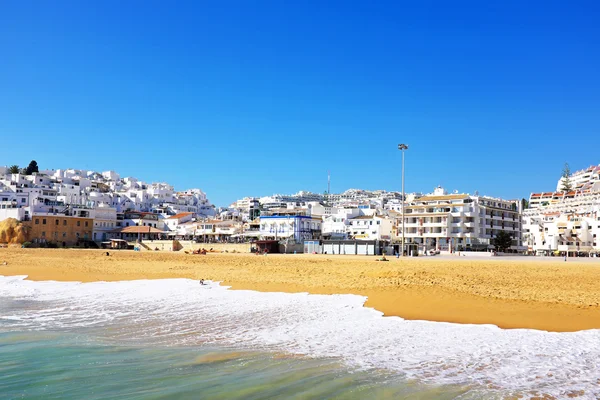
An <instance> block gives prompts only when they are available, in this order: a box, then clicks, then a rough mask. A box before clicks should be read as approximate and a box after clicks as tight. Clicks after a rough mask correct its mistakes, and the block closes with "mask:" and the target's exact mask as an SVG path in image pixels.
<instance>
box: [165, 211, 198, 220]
mask: <svg viewBox="0 0 600 400" xmlns="http://www.w3.org/2000/svg"><path fill="white" fill-rule="evenodd" d="M190 214H193V212H182V213H179V214H175V215H172V216H170V217H169V218H167V219H179V218H183V217H185V216H188V215H190Z"/></svg>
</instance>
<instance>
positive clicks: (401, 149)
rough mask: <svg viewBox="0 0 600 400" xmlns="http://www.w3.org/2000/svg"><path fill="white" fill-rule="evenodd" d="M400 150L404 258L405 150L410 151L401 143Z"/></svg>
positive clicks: (402, 248)
mask: <svg viewBox="0 0 600 400" xmlns="http://www.w3.org/2000/svg"><path fill="white" fill-rule="evenodd" d="M398 150H400V151H402V247H401V250H400V253H401V254H402V256H403V257H404V150H408V145H406V144H404V143H401V144H399V145H398Z"/></svg>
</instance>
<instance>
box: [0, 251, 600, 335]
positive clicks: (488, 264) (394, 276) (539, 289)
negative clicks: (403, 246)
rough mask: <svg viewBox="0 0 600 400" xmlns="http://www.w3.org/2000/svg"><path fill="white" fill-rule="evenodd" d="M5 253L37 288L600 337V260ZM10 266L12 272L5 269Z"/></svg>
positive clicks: (0, 254) (3, 258)
mask: <svg viewBox="0 0 600 400" xmlns="http://www.w3.org/2000/svg"><path fill="white" fill-rule="evenodd" d="M377 258H378V257H372V256H371V257H367V256H331V255H330V256H327V255H276V254H270V255H268V256H266V257H265V256H255V255H252V254H230V253H210V254H208V255H206V256H201V255H188V254H185V253H182V252H177V253H169V252H154V253H152V252H141V253H140V252H133V251H120V252H119V251H116V252H111V255H110V256H109V257H107V256H106V255H105V252H103V251H99V250H61V249H17V248H8V249H6V248H4V249H0V275H5V276H9V275H28V276H29V279H32V280H57V281H82V282H90V281H118V280H133V279H160V278H191V279H200V278H203V279H209V280H213V281H222V282H223V284H225V285H230V286H232V288H233V289H249V290H258V291H284V292H309V293H315V294H347V293H351V294H358V295H363V296H367V297H368V301H367V303H366V306H367V307H373V308H375V309H377V310H379V311H382V312H383V313H384V314H385V315H387V316H400V317H402V318H405V319H419V320H430V321H445V322H458V323H473V324H494V325H498V326H500V327H502V328H532V329H541V330H549V331H576V330H582V329H592V328H600V260H598V259H579V260H578V259H570V260H569V261H568V262H564V261H563V260H562V259H561V258H557V259H553V258H552V259H539V258H518V259H513V258H510V257H506V258H500V257H498V258H493V259H470V258H468V257H461V258H453V259H448V258H446V259H445V258H441V257H427V258H425V257H419V258H404V259H402V258H400V259H396V258H390V261H389V262H377V261H375V260H376V259H377ZM4 263H6V264H5V265H2V264H4Z"/></svg>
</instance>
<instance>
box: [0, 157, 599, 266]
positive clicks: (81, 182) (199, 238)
mask: <svg viewBox="0 0 600 400" xmlns="http://www.w3.org/2000/svg"><path fill="white" fill-rule="evenodd" d="M32 163H35V161H32ZM28 169H29V170H26V169H20V170H18V169H15V168H14V167H0V221H4V220H8V219H12V220H15V221H17V222H18V223H20V224H22V225H23V226H24V227H26V230H27V235H26V236H27V245H32V246H55V247H75V246H80V247H81V246H83V247H107V246H111V247H115V245H119V244H122V246H123V247H124V248H127V247H129V248H131V247H134V248H139V247H140V246H138V247H136V243H137V244H140V243H144V242H148V241H150V242H151V243H154V242H155V241H156V242H157V243H158V242H161V241H188V242H191V243H202V244H206V247H209V245H210V244H221V243H247V244H249V246H252V249H253V250H258V249H261V250H263V251H268V252H288V253H289V252H311V253H313V252H314V253H327V254H381V253H382V252H386V253H388V254H390V253H393V254H405V255H434V254H443V253H449V254H460V253H461V252H463V253H464V252H481V253H494V252H496V251H498V250H500V251H501V252H502V253H507V254H531V255H548V256H553V255H559V254H560V255H565V256H590V255H592V256H595V255H596V254H597V253H600V243H599V242H598V240H597V237H598V234H599V233H600V216H599V215H598V208H599V207H600V166H593V167H590V168H588V169H586V170H583V171H577V172H575V173H573V174H572V175H569V176H566V177H565V176H563V177H561V178H560V179H559V180H558V182H557V188H556V190H555V191H551V192H536V193H531V195H530V198H529V200H528V201H526V200H525V199H514V200H505V199H500V198H494V197H489V196H483V195H480V194H478V193H475V194H466V193H458V192H453V193H448V192H447V191H446V190H445V189H444V188H442V187H436V188H434V189H433V191H432V192H431V193H427V194H422V193H409V194H406V196H405V199H403V198H402V193H400V192H387V191H383V190H377V191H368V190H360V189H349V190H347V191H345V192H343V193H339V194H332V193H328V192H325V193H324V194H318V193H311V192H305V191H300V192H298V193H296V194H293V195H281V194H275V195H272V196H265V197H245V198H242V199H240V200H237V201H235V202H233V203H232V204H231V205H229V206H228V207H216V206H214V205H213V204H211V203H210V201H209V200H208V198H207V196H206V194H205V193H204V192H203V191H202V190H200V189H189V190H185V191H176V190H174V188H173V186H171V185H169V184H168V183H147V182H143V181H140V180H138V179H135V178H132V177H121V176H120V175H119V174H118V173H117V172H115V171H104V172H96V171H86V170H76V169H65V170H62V169H57V170H38V168H37V164H33V166H32V164H30V168H28ZM403 215H404V218H402V217H403ZM502 236H504V237H505V239H506V238H508V239H506V240H507V241H506V240H505V242H504V243H505V245H504V246H499V244H498V240H497V239H498V238H499V237H502ZM161 243H162V242H161ZM144 247H145V248H151V246H150V247H148V246H144ZM499 247H500V248H499ZM175 248H176V247H174V246H171V247H169V249H175ZM152 249H155V250H160V249H164V246H162V247H160V248H159V247H156V248H152Z"/></svg>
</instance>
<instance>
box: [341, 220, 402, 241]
mask: <svg viewBox="0 0 600 400" xmlns="http://www.w3.org/2000/svg"><path fill="white" fill-rule="evenodd" d="M393 225H394V222H393V221H392V219H390V218H388V217H385V216H380V215H371V216H370V215H362V216H358V217H354V218H352V219H351V220H350V225H349V226H348V236H349V237H350V238H351V239H358V240H391V238H392V227H393Z"/></svg>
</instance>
